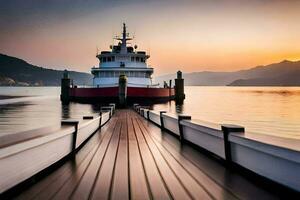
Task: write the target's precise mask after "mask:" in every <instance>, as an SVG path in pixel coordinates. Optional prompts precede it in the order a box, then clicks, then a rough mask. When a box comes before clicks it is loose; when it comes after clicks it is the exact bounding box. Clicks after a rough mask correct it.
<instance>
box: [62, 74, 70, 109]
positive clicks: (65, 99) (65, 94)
mask: <svg viewBox="0 0 300 200" xmlns="http://www.w3.org/2000/svg"><path fill="white" fill-rule="evenodd" d="M70 85H71V79H70V78H69V73H68V71H67V70H65V71H64V74H63V78H62V79H61V94H60V100H61V102H62V103H63V104H68V103H69V102H70Z"/></svg>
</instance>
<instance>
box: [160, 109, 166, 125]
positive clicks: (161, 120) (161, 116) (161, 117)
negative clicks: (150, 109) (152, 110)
mask: <svg viewBox="0 0 300 200" xmlns="http://www.w3.org/2000/svg"><path fill="white" fill-rule="evenodd" d="M164 113H166V111H159V117H160V128H161V130H164V129H165V126H164V118H163V114H164Z"/></svg>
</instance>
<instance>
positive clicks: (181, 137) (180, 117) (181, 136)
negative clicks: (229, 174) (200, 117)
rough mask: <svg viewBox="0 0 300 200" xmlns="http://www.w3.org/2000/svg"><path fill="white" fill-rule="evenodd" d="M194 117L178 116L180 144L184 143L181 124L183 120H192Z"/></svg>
mask: <svg viewBox="0 0 300 200" xmlns="http://www.w3.org/2000/svg"><path fill="white" fill-rule="evenodd" d="M191 119H192V117H191V116H190V115H178V129H179V138H180V142H184V134H183V128H182V125H181V124H180V121H181V120H191Z"/></svg>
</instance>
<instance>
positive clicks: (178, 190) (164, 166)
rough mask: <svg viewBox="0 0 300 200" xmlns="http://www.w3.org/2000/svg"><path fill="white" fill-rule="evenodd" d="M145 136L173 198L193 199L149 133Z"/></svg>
mask: <svg viewBox="0 0 300 200" xmlns="http://www.w3.org/2000/svg"><path fill="white" fill-rule="evenodd" d="M143 136H144V138H145V141H146V142H147V145H148V147H149V149H150V150H151V153H152V156H153V157H154V158H155V161H156V164H157V167H158V169H159V171H160V174H161V176H162V178H163V179H164V181H165V183H166V185H167V187H168V190H169V192H170V194H171V196H172V198H173V199H192V196H190V194H189V193H188V191H187V190H186V188H184V187H183V185H182V184H181V182H180V180H179V179H178V177H177V176H176V174H174V172H173V171H172V169H171V168H170V166H169V165H168V163H167V162H166V160H165V159H164V158H163V156H162V155H161V153H160V152H159V150H158V148H157V147H156V145H155V144H154V142H153V141H152V140H151V138H150V137H149V135H148V134H144V133H143Z"/></svg>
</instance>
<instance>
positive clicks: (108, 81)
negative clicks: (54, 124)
mask: <svg viewBox="0 0 300 200" xmlns="http://www.w3.org/2000/svg"><path fill="white" fill-rule="evenodd" d="M114 39H115V40H116V41H117V44H114V45H111V46H110V49H111V50H110V51H101V53H100V54H97V56H96V57H97V58H98V59H99V66H98V67H93V68H92V69H91V73H92V74H93V75H94V78H93V84H92V86H91V87H79V86H74V85H72V84H71V83H72V80H70V78H69V77H68V74H67V71H65V74H64V77H63V79H62V85H61V89H62V93H61V100H62V102H65V103H67V102H69V101H79V102H115V103H117V104H122V105H124V104H127V103H135V102H143V103H146V102H149V103H153V102H156V101H169V100H172V99H174V98H175V89H174V88H173V87H172V86H171V81H170V84H169V85H167V84H166V83H165V84H164V86H163V87H159V85H158V84H156V85H154V84H152V74H153V68H151V67H149V66H148V65H147V60H148V59H149V58H150V56H149V55H148V54H147V53H146V52H145V51H138V50H137V48H138V47H137V45H135V46H132V45H130V44H129V42H128V41H130V40H132V38H131V37H130V35H129V33H127V30H126V24H125V23H124V24H123V32H122V35H121V37H115V38H114ZM180 78H181V74H180ZM177 82H178V81H177ZM182 84H183V81H182Z"/></svg>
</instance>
